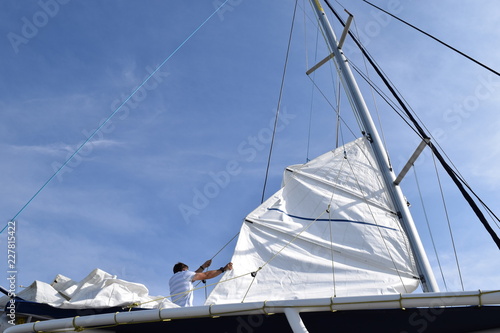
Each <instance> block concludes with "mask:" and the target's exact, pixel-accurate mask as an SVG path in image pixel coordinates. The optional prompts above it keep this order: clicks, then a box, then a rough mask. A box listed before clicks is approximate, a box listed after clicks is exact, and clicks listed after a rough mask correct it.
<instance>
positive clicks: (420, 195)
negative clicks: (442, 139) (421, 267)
mask: <svg viewBox="0 0 500 333" xmlns="http://www.w3.org/2000/svg"><path fill="white" fill-rule="evenodd" d="M413 174H414V175H415V182H416V184H417V191H418V195H419V197H420V204H421V205H422V210H423V213H424V217H425V222H426V223H427V230H429V235H430V236H431V243H432V247H433V248H434V254H435V255H436V259H437V262H438V266H439V270H440V272H441V278H442V279H443V283H444V288H445V289H446V291H448V286H447V284H446V279H445V278H444V273H443V267H442V266H441V261H440V260H439V255H438V251H437V248H436V243H435V242H434V236H433V234H432V231H431V225H430V223H429V217H428V216H427V210H426V209H425V205H424V198H423V196H422V191H421V190H420V183H419V181H418V176H417V170H416V168H415V165H413Z"/></svg>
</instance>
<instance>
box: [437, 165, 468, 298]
mask: <svg viewBox="0 0 500 333" xmlns="http://www.w3.org/2000/svg"><path fill="white" fill-rule="evenodd" d="M432 161H433V162H434V169H435V170H436V177H437V181H438V185H439V192H440V193H441V200H442V202H443V208H444V213H445V215H446V222H447V223H448V230H449V232H450V237H451V244H452V245H453V254H454V255H455V262H456V264H457V270H458V276H459V277H460V284H461V285H462V291H464V281H463V280H462V273H461V270H460V264H459V262H458V254H457V248H456V246H455V237H453V231H452V230H451V224H450V216H449V215H448V208H447V206H446V200H445V198H444V193H443V187H442V185H441V178H440V177H439V172H438V169H437V165H436V159H435V157H434V155H432Z"/></svg>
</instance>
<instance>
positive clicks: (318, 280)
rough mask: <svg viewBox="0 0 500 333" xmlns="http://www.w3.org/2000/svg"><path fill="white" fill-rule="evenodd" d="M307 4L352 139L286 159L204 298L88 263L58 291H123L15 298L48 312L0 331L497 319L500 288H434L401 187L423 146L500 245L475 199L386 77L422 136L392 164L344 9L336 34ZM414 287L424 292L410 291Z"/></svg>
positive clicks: (479, 327) (469, 325)
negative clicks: (98, 286)
mask: <svg viewBox="0 0 500 333" xmlns="http://www.w3.org/2000/svg"><path fill="white" fill-rule="evenodd" d="M326 4H327V5H328V7H330V6H329V3H328V1H326ZM311 6H312V9H313V13H314V14H315V17H316V19H315V20H317V22H318V26H319V27H320V28H321V31H322V34H323V36H324V38H325V41H326V43H327V45H328V50H329V54H327V55H325V56H326V57H325V58H324V59H323V60H322V61H319V62H318V63H317V64H316V65H315V66H313V67H311V68H310V70H309V71H308V72H307V73H306V74H307V75H312V74H313V73H314V72H315V71H318V70H321V69H322V66H325V65H326V64H327V63H333V64H334V66H335V72H336V74H337V75H338V76H339V80H340V82H341V84H342V86H343V88H344V91H345V96H346V97H347V100H348V101H349V104H350V107H351V109H352V111H353V113H354V114H355V117H356V119H357V120H358V124H359V127H360V128H359V138H357V139H355V140H353V141H351V142H346V143H340V144H339V145H338V147H337V148H335V149H333V150H331V151H328V152H326V153H324V154H323V155H321V156H319V157H317V158H314V159H311V160H310V161H307V162H306V163H304V164H296V165H291V166H289V167H287V168H286V170H285V172H284V176H283V182H282V187H281V189H279V190H278V191H277V192H276V193H274V194H273V195H271V196H270V197H269V198H267V200H265V201H263V202H262V204H261V205H260V206H258V207H257V208H255V210H253V211H252V212H251V213H250V214H248V215H247V216H246V218H245V219H244V221H243V224H242V226H241V230H240V232H239V236H238V240H237V243H236V246H235V250H234V254H233V258H232V259H231V261H232V262H234V263H237V264H235V266H234V269H233V270H232V271H230V272H226V273H225V275H224V276H223V277H222V278H221V280H220V281H219V282H218V283H216V285H215V287H214V289H213V290H212V292H211V293H210V295H209V296H208V298H207V300H206V302H205V305H203V306H194V307H188V308H180V307H177V306H175V305H173V304H171V303H169V301H168V297H167V298H162V299H160V300H158V299H154V297H153V298H151V297H149V298H148V297H147V296H146V295H143V290H142V289H140V288H136V287H137V286H135V285H133V284H127V283H123V282H120V281H118V282H117V281H116V279H115V278H114V277H111V276H108V275H106V273H105V272H101V271H96V272H93V275H92V277H91V278H88V279H87V280H85V281H83V282H82V283H81V284H77V283H72V282H71V281H69V280H67V279H64V278H63V277H61V280H60V281H59V285H58V292H60V293H63V294H64V295H65V296H66V299H70V298H71V297H73V295H74V294H73V292H74V290H75V289H76V290H83V289H85V288H83V287H82V286H84V285H85V286H86V285H88V284H89V282H90V281H99V283H102V284H105V282H106V281H108V283H107V286H110V285H111V283H110V282H109V281H111V280H114V282H117V283H118V285H119V286H120V288H121V290H123V291H124V293H123V294H113V293H111V295H113V296H109V297H110V298H111V297H113V302H114V303H113V307H103V306H102V304H100V303H94V305H92V306H90V305H89V304H90V303H88V302H86V301H84V302H81V300H82V299H81V298H75V302H73V303H72V305H71V302H69V303H68V302H66V303H64V302H63V303H64V304H65V305H64V306H63V307H60V308H58V307H54V306H49V305H45V307H43V308H41V309H40V308H39V307H38V306H39V304H38V303H35V304H32V303H30V302H26V301H25V300H23V299H18V300H17V301H18V302H19V303H20V304H22V306H23V307H24V308H22V307H19V308H18V310H19V311H20V312H22V311H25V312H28V310H23V309H27V308H30V306H31V308H30V309H31V310H36V311H37V315H38V317H37V315H35V316H34V318H35V319H50V318H57V319H50V320H42V321H35V322H30V323H26V324H22V325H16V326H14V327H11V328H9V329H7V330H6V332H8V333H15V332H42V331H51V332H52V331H82V330H88V331H91V332H108V331H112V332H138V331H142V332H145V331H147V332H163V331H181V330H182V331H193V330H195V329H204V330H209V331H216V330H217V331H224V332H272V331H280V332H288V331H290V332H295V333H298V332H324V331H339V332H361V331H383V332H403V331H406V332H480V331H484V332H486V331H489V330H491V329H499V328H500V315H499V314H500V306H499V304H500V290H489V291H483V290H475V291H456V292H449V291H447V292H441V291H440V290H439V287H438V283H437V282H436V278H435V276H434V273H433V271H432V269H431V265H430V263H429V259H428V257H427V254H426V251H425V249H424V247H423V245H422V241H421V239H420V236H419V234H418V231H417V229H416V226H415V222H414V220H413V218H412V215H411V212H410V207H409V203H408V201H407V200H406V198H405V196H404V194H403V192H402V189H401V186H400V184H401V182H402V180H403V179H404V177H405V175H406V173H407V172H408V170H409V169H410V168H411V166H412V165H413V164H414V163H415V161H416V160H417V159H418V156H419V154H420V153H421V152H422V151H423V150H424V149H426V148H427V149H428V150H430V151H431V152H432V153H433V154H434V155H435V156H436V158H437V159H438V160H439V161H440V162H442V163H443V168H444V169H445V170H446V171H447V173H448V174H449V175H450V177H452V179H453V182H454V183H456V185H457V186H458V187H459V188H460V190H461V193H463V195H464V197H465V199H466V200H467V201H468V202H470V203H471V205H472V209H473V210H474V211H475V212H476V213H477V215H478V219H479V220H480V221H481V222H482V223H483V224H484V226H485V227H486V229H487V230H488V232H489V233H490V235H491V237H492V238H493V239H494V241H496V242H498V237H497V236H496V233H495V231H494V230H493V228H492V227H491V226H490V224H489V222H488V221H487V220H486V217H485V214H484V212H483V208H481V207H480V206H479V205H478V204H476V203H475V200H474V198H473V196H472V195H471V194H470V192H469V191H468V186H467V185H466V184H465V183H464V182H463V181H462V179H461V178H460V176H459V175H457V174H456V172H455V171H454V170H453V169H452V168H451V167H450V166H449V165H448V164H447V163H446V161H445V159H444V158H443V156H442V154H441V153H440V151H439V149H438V147H436V145H435V144H434V143H433V141H432V139H431V138H430V135H429V134H428V133H426V132H425V130H424V128H423V127H422V126H421V125H420V124H419V123H418V121H417V120H416V119H415V117H414V116H413V115H412V113H411V112H409V111H408V109H407V108H406V107H405V104H404V102H403V101H402V100H401V99H400V97H399V96H398V94H397V92H396V91H395V90H394V89H392V88H391V87H390V85H389V90H390V91H391V92H393V93H394V98H395V99H396V100H397V101H400V102H402V103H401V106H399V107H398V108H400V110H401V111H402V112H403V113H406V117H407V119H408V121H409V123H410V125H411V127H412V128H413V129H414V130H415V132H416V133H417V135H418V137H419V138H420V140H421V143H420V145H419V146H418V147H417V149H416V150H415V153H414V154H413V155H412V156H411V158H410V159H409V161H408V162H407V163H406V165H405V166H404V167H403V168H402V170H401V171H400V172H399V173H398V174H396V173H395V171H394V168H393V166H392V165H391V163H390V161H389V159H388V154H387V152H386V148H385V147H384V144H383V141H382V139H381V137H380V134H379V132H378V129H377V127H376V126H375V122H374V120H373V118H372V115H371V113H370V110H369V109H368V107H367V104H366V102H365V99H364V96H363V95H362V93H361V90H360V88H359V86H358V83H357V81H356V78H355V76H354V74H353V72H352V68H351V61H350V60H349V58H348V57H347V56H346V54H344V51H343V47H344V43H346V42H347V39H348V38H349V36H350V38H351V39H352V40H353V41H354V42H355V44H357V45H358V46H359V47H360V49H361V51H362V52H363V53H365V55H366V56H367V59H370V57H369V55H368V54H367V53H366V50H365V49H364V47H363V45H362V44H361V43H360V42H359V40H358V38H357V37H356V36H355V35H354V34H352V33H351V31H350V24H351V22H352V16H351V15H350V14H348V13H347V14H346V15H347V19H346V21H345V22H344V20H343V19H342V15H341V14H338V13H336V12H335V15H336V16H337V18H338V19H339V20H340V21H341V22H342V25H343V26H344V30H343V31H342V33H341V35H340V37H337V35H336V34H335V33H334V31H333V29H332V27H331V25H330V22H329V20H328V17H327V15H326V12H325V8H324V7H323V5H322V4H321V3H320V2H319V0H313V1H311ZM331 9H332V10H333V8H331ZM372 64H373V66H374V68H375V69H376V71H377V72H379V73H380V74H381V75H382V76H383V73H382V72H381V71H380V70H379V68H378V67H377V65H376V64H375V63H373V62H372ZM383 81H384V82H386V83H388V81H387V80H384V79H383ZM339 117H340V116H339ZM487 211H488V212H489V213H491V214H492V215H494V214H493V213H492V212H491V211H489V210H487ZM497 244H500V243H497ZM418 288H421V291H422V292H415V291H416V290H417V289H418ZM70 289H71V292H70V291H69V290H70ZM131 290H133V291H135V293H133V295H134V296H133V297H132V298H126V297H124V296H123V295H126V292H130V291H131ZM141 292H142V294H141ZM106 295H109V294H106ZM138 295H139V296H138ZM122 296H123V297H122ZM140 296H143V297H142V298H141V297H140ZM134 297H135V298H134ZM78 301H80V302H81V303H80V304H79V303H78ZM23 302H24V303H23ZM151 303H154V306H151ZM61 304H62V303H61ZM96 304H98V305H99V306H96ZM40 312H45V314H46V317H44V316H43V315H40ZM7 313H8V312H7ZM49 314H51V315H49Z"/></svg>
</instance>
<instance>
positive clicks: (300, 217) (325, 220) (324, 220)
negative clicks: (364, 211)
mask: <svg viewBox="0 0 500 333" xmlns="http://www.w3.org/2000/svg"><path fill="white" fill-rule="evenodd" d="M267 210H275V211H277V212H280V213H283V214H285V215H287V216H290V217H292V218H295V219H300V220H306V221H322V222H346V223H357V224H365V225H371V226H374V227H379V228H384V229H389V230H394V231H398V230H397V229H395V228H391V227H385V226H383V225H378V224H375V223H369V222H363V221H353V220H344V219H313V218H310V217H302V216H297V215H291V214H288V213H285V212H284V211H282V210H281V209H278V208H268V209H267Z"/></svg>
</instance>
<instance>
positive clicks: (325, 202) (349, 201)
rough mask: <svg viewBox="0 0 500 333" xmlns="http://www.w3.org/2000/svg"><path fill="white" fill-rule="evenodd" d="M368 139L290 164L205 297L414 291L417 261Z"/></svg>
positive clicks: (243, 299) (214, 301)
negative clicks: (227, 268) (230, 265)
mask: <svg viewBox="0 0 500 333" xmlns="http://www.w3.org/2000/svg"><path fill="white" fill-rule="evenodd" d="M369 145H370V144H369V143H368V142H367V140H366V139H365V138H359V139H357V140H355V141H353V142H351V143H348V144H346V145H344V146H343V147H340V148H338V149H335V150H333V151H330V152H328V153H326V154H324V155H322V156H320V157H318V158H316V159H314V160H311V161H310V162H308V163H306V164H303V165H293V166H290V167H288V168H286V170H285V175H284V178H283V187H282V188H281V189H280V190H279V191H278V192H277V193H275V194H274V195H273V196H272V197H270V198H269V199H268V200H267V201H265V202H264V203H263V204H262V205H260V206H259V207H258V208H257V209H255V210H254V211H253V212H251V213H250V214H249V215H248V216H247V217H246V219H245V221H244V223H243V226H242V227H241V231H240V234H239V238H238V242H237V244H236V248H235V252H234V255H233V258H232V260H231V261H232V262H233V264H234V269H233V270H232V271H229V272H227V273H226V274H225V275H224V276H223V278H222V279H221V281H220V282H219V284H218V285H217V286H216V287H215V288H214V290H213V291H212V293H211V294H210V296H209V297H208V299H207V301H206V304H222V303H234V302H253V301H263V300H286V299H304V298H323V297H332V296H357V295H374V294H387V293H409V292H412V291H413V290H415V289H416V288H417V286H418V282H419V281H418V279H417V277H416V276H417V273H416V268H415V263H414V260H413V256H412V254H411V250H410V249H409V243H408V240H407V237H406V235H405V233H404V231H403V230H402V227H401V225H400V223H399V220H398V217H397V214H396V212H395V210H394V205H393V204H392V202H391V201H390V198H389V194H388V192H387V191H386V189H385V187H384V185H383V181H382V175H381V173H380V171H379V170H378V169H377V167H376V163H375V159H374V156H373V153H372V150H371V147H370V146H369Z"/></svg>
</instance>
